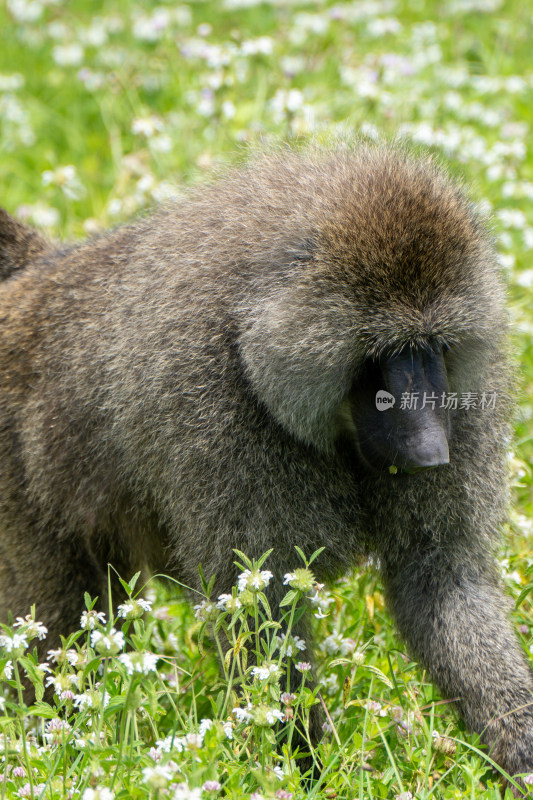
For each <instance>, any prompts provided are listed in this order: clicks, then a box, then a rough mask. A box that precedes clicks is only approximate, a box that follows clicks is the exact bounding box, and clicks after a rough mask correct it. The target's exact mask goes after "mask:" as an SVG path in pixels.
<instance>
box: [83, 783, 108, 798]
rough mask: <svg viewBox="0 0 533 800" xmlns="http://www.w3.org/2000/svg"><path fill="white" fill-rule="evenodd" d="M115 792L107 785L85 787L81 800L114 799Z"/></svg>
mask: <svg viewBox="0 0 533 800" xmlns="http://www.w3.org/2000/svg"><path fill="white" fill-rule="evenodd" d="M114 797H115V793H114V792H112V791H111V789H108V788H107V787H105V786H96V787H95V788H94V789H92V788H91V787H89V788H87V789H85V791H84V792H83V794H82V796H81V800H114Z"/></svg>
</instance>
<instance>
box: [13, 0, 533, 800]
mask: <svg viewBox="0 0 533 800" xmlns="http://www.w3.org/2000/svg"><path fill="white" fill-rule="evenodd" d="M532 41H533V3H532V2H531V0H525V1H524V0H508V1H507V2H505V1H504V0H449V2H447V3H443V2H440V1H439V2H437V1H436V0H434V1H433V0H415V1H414V2H412V0H356V1H355V2H343V0H331V1H328V0H315V2H305V0H292V2H291V0H285V1H284V0H275V1H273V2H255V1H254V0H218V1H217V0H210V1H209V2H208V1H206V2H201V1H200V0H196V1H194V0H192V1H191V2H189V3H181V4H176V3H171V2H167V3H165V2H164V0H161V2H153V1H152V0H145V1H144V2H141V0H120V2H119V0H100V2H96V0H70V1H69V2H67V1H66V0H4V2H3V3H0V187H1V191H0V204H1V205H2V206H4V207H5V208H6V209H7V210H8V211H10V212H11V213H13V214H15V215H17V216H18V217H19V218H21V219H24V220H27V221H29V222H31V223H34V224H36V225H38V226H39V227H41V228H43V229H45V230H46V231H47V233H48V234H49V235H50V236H52V237H57V238H61V239H73V238H81V237H83V236H86V235H90V234H93V233H95V232H98V231H99V230H101V229H102V228H105V227H108V226H111V225H115V224H117V223H119V222H120V221H122V220H124V219H128V218H129V217H131V215H133V214H135V213H136V212H138V211H139V210H141V209H144V208H146V207H148V206H150V205H151V204H153V203H154V202H158V201H161V200H164V199H165V198H168V197H171V196H173V195H175V194H177V193H179V192H180V191H183V187H184V186H186V185H190V184H193V183H196V182H199V181H202V180H205V179H206V177H207V176H208V175H209V173H210V172H211V171H212V170H213V168H217V167H218V166H220V165H227V164H230V163H232V162H235V161H239V160H242V159H243V158H245V157H246V154H247V152H248V151H249V150H250V149H253V148H256V147H257V146H260V145H261V144H264V143H269V142H271V141H279V140H288V141H298V142H305V141H306V140H308V139H311V138H312V139H315V140H316V139H318V140H328V139H330V138H331V137H339V136H340V137H343V136H344V137H345V136H348V137H353V136H362V137H365V138H369V139H372V140H375V139H380V138H381V137H404V138H406V139H407V140H409V141H414V142H415V143H417V144H420V145H423V146H425V147H427V148H428V149H430V150H432V151H434V152H435V153H437V154H438V155H439V156H440V157H441V158H442V159H443V160H445V161H446V162H447V163H448V164H449V167H450V170H451V171H452V173H454V174H456V175H459V176H462V177H463V178H464V179H465V180H466V181H467V182H468V183H469V184H470V185H471V187H472V195H473V198H474V199H475V200H476V201H477V202H479V203H482V204H483V206H484V207H485V209H486V212H487V214H488V215H489V217H490V219H491V224H492V226H493V230H494V234H495V237H496V238H497V241H498V244H499V252H500V254H501V256H500V257H501V265H502V270H503V271H504V272H505V274H506V276H507V278H508V285H509V300H510V311H511V318H512V324H513V342H514V345H515V349H516V354H517V360H518V361H519V363H520V368H521V382H520V391H519V397H518V413H517V421H516V439H515V442H514V451H513V454H512V455H511V456H510V459H509V465H510V470H511V473H512V481H513V487H514V488H513V509H512V512H511V516H510V522H509V525H508V528H507V530H506V531H505V534H506V536H505V543H504V545H503V546H502V549H501V553H500V562H501V568H502V574H503V579H504V581H505V583H506V585H507V587H508V591H509V593H510V594H511V595H512V597H513V598H514V600H515V601H516V602H515V609H514V612H513V616H514V621H515V623H516V627H517V629H518V631H519V636H520V638H521V641H522V643H523V646H524V648H525V649H526V650H528V649H529V648H530V646H531V643H532V642H533V609H532V605H531V594H530V593H529V592H528V589H533V577H532V575H533V569H532V567H531V555H530V554H531V545H532V537H533V508H532V506H533V481H532V473H531V469H530V467H529V465H528V464H529V462H530V461H531V458H532V456H533V391H532V390H533V292H532V288H533V264H532V253H533V211H532V207H533V152H532V151H531V150H528V142H529V141H530V138H531V122H532V115H531V109H532V108H533V48H532V46H531V42H532ZM306 555H307V556H308V557H309V556H311V554H309V553H308V554H306ZM241 563H242V567H243V570H244V569H245V568H246V566H247V565H246V564H245V563H244V562H241ZM303 567H304V564H302V568H303ZM312 568H313V567H312V564H311V565H310V569H311V570H312ZM259 569H260V571H263V572H264V571H265V570H268V560H267V561H266V562H265V564H264V565H260V567H259ZM124 577H127V578H130V577H131V576H124ZM309 580H310V579H309ZM258 581H259V583H261V581H264V582H265V583H266V582H267V581H268V575H264V576H263V577H261V575H260V574H259V577H258ZM304 582H305V581H304ZM302 586H303V584H302ZM302 586H300V585H296V586H293V587H292V590H291V592H290V594H289V596H288V600H287V610H288V611H291V610H292V611H294V613H297V611H296V609H297V608H298V607H299V604H300V603H301V600H302V597H303V596H304V595H305V594H306V593H308V591H307V590H306V589H305V588H302ZM140 588H141V587H140V586H138V585H135V586H133V585H132V586H131V594H132V597H133V598H135V595H136V592H138V590H139V589H140ZM154 588H155V590H156V591H155V594H154V596H152V595H150V591H151V589H150V590H149V594H148V601H142V602H141V600H140V595H139V596H137V598H136V599H132V602H131V603H130V604H127V606H124V607H123V608H122V609H121V616H119V617H118V618H116V619H115V620H114V621H113V620H112V619H110V618H109V615H108V617H107V619H106V620H104V619H102V618H98V617H97V616H96V615H95V613H94V612H91V611H90V602H88V613H87V615H86V616H85V617H84V620H83V623H82V626H81V629H80V631H78V632H75V633H74V634H73V636H72V637H71V638H70V639H69V641H68V642H66V643H65V647H64V648H63V649H62V650H61V651H55V652H53V653H51V654H50V656H49V658H48V661H47V663H46V664H40V665H39V664H37V663H36V660H35V658H34V657H33V656H32V655H31V652H30V651H31V650H32V648H33V644H34V643H35V641H36V640H37V638H39V637H40V636H42V635H43V631H42V629H41V628H40V627H39V626H38V625H37V624H35V623H31V622H27V621H23V620H21V624H20V625H18V627H15V628H12V629H10V630H9V629H5V630H4V631H3V633H2V632H0V756H1V757H2V761H1V762H0V800H2V799H3V798H15V797H16V798H25V797H31V798H38V797H46V798H74V799H76V798H83V800H97V798H100V799H101V800H110V798H113V797H115V798H117V800H118V798H175V799H176V800H187V798H191V800H199V798H206V799H207V798H216V797H231V798H251V800H261V798H279V799H280V800H291V798H292V800H300V798H304V797H310V798H315V799H316V800H318V799H319V798H320V800H322V799H323V800H335V799H336V798H339V800H341V798H342V800H352V798H365V800H366V799H367V798H368V800H370V798H398V799H399V800H409V798H414V797H416V798H419V800H428V799H429V798H443V799H444V798H445V799H446V800H452V798H453V799H455V798H480V799H481V798H483V800H489V798H491V799H492V800H495V799H496V798H499V797H500V796H501V789H500V785H499V783H498V779H497V773H495V772H494V771H492V770H491V768H490V764H489V763H488V761H487V760H486V757H485V756H484V755H483V754H482V753H481V752H480V751H479V749H478V745H477V740H476V738H475V737H474V736H472V735H471V734H469V733H468V732H467V731H465V729H464V727H463V726H462V724H461V723H460V722H459V721H458V719H457V717H456V716H455V715H454V712H453V709H452V708H451V707H450V704H448V703H445V702H443V701H442V700H440V699H439V696H438V694H437V692H436V690H435V689H434V687H433V686H432V685H431V683H430V682H429V680H428V679H427V677H426V675H425V674H424V672H423V671H422V670H421V669H420V668H418V667H417V666H416V665H415V664H413V663H412V662H411V661H410V660H409V658H408V657H407V656H406V655H405V654H404V651H403V646H402V644H401V642H400V641H399V640H397V639H396V638H395V636H394V630H393V627H392V624H391V621H390V618H389V616H388V614H387V613H386V611H385V609H384V603H383V595H382V590H381V588H380V584H379V581H378V578H377V577H376V575H375V574H373V573H372V572H371V571H365V572H361V574H357V575H351V576H349V577H348V578H346V579H345V580H343V581H341V582H339V583H338V584H336V585H334V586H333V587H331V588H330V590H326V589H324V590H322V591H321V593H320V595H319V596H318V597H317V598H316V605H315V609H314V611H315V618H314V620H313V624H314V627H315V629H316V635H317V640H318V642H319V650H318V652H317V654H316V659H317V662H318V669H319V676H320V679H321V685H320V691H321V694H322V697H323V700H324V704H325V706H326V708H327V719H328V722H327V725H326V727H327V733H328V735H327V736H326V737H325V739H324V741H323V743H322V744H321V745H320V746H319V747H318V749H317V751H316V753H315V760H316V762H317V764H320V765H321V769H320V770H319V771H318V773H315V777H314V778H313V779H312V780H309V779H307V778H306V777H305V771H304V769H303V768H301V766H300V765H299V762H298V759H294V758H292V757H291V753H290V751H289V750H288V749H287V746H286V744H285V741H286V740H285V739H284V738H280V733H281V732H282V731H283V730H285V731H288V732H289V733H288V737H289V739H290V738H291V736H292V733H293V731H294V729H295V725H296V724H297V725H298V726H300V727H301V726H302V725H303V726H304V728H305V721H306V719H307V715H308V706H309V704H310V703H311V702H312V696H311V693H310V691H309V690H308V689H307V688H306V675H307V666H306V661H307V659H308V658H309V650H308V649H306V650H301V649H300V648H301V647H303V646H304V643H302V642H300V641H298V640H296V641H295V640H289V639H287V640H285V641H279V640H276V637H275V628H274V623H275V621H271V620H270V619H269V615H268V611H267V610H266V609H265V606H264V605H263V604H262V602H261V597H262V595H261V592H260V591H253V592H251V593H249V594H250V597H249V598H248V603H249V604H248V605H243V606H241V607H240V608H239V607H236V605H237V604H236V603H235V598H234V599H233V601H231V600H228V601H227V602H226V603H221V604H219V607H218V608H216V607H214V606H213V605H212V604H206V603H201V602H199V604H198V606H197V607H196V609H193V608H192V606H191V605H190V604H188V603H186V602H184V601H183V599H182V598H181V597H180V596H179V593H178V592H176V593H175V594H171V593H170V592H167V593H165V592H166V590H163V589H162V588H161V587H159V586H158V587H154ZM287 588H288V590H290V586H288V587H287ZM145 596H146V594H145ZM146 602H148V605H152V603H153V609H152V612H149V613H147V614H146V615H144V616H142V615H143V611H144V610H145V609H144V608H143V606H144V605H145V604H146ZM228 606H229V607H228ZM210 620H216V621H217V626H218V634H217V642H216V644H215V646H214V647H213V645H212V643H210V642H209V640H208V639H207V638H206V637H204V636H203V633H204V628H205V624H206V622H207V621H210ZM111 625H113V628H112V629H110V626H111ZM261 626H262V630H261V633H258V629H259V628H260V627H261ZM124 637H126V640H127V641H128V642H129V646H130V649H129V650H128V651H127V652H126V653H125V652H124V651H123V648H124V642H125V639H124ZM226 637H227V638H229V641H230V643H232V645H233V647H234V652H235V655H236V657H235V658H234V659H233V660H232V661H231V663H230V662H226V664H225V670H224V674H221V672H220V670H219V667H218V662H217V658H216V653H215V651H216V649H217V646H218V647H220V648H222V646H223V640H224V639H225V638H226ZM261 641H262V642H264V646H263V645H262V644H261ZM307 647H308V646H307ZM246 649H249V650H250V651H257V650H260V651H261V652H262V653H263V655H262V661H264V663H263V665H262V667H261V669H260V670H259V671H258V672H256V673H255V674H250V670H248V672H246V660H245V657H244V651H245V650H246ZM265 650H266V651H267V652H266V655H265V652H264V651H265ZM291 650H292V651H294V653H293V655H295V658H292V659H290V655H291ZM299 659H301V661H300V660H299ZM291 669H292V670H294V669H298V671H299V672H300V673H301V676H302V689H301V691H300V693H299V694H298V695H297V696H296V697H294V696H287V693H286V692H284V686H285V680H286V676H287V674H288V672H289V671H290V670H291ZM245 673H246V674H245ZM24 675H27V676H29V678H30V680H31V681H32V682H33V683H34V684H35V686H36V687H37V697H38V702H37V704H36V705H35V706H34V707H33V708H32V709H30V710H28V709H27V708H26V706H25V705H24V702H23V698H22V695H21V680H22V679H23V677H24ZM238 677H240V678H242V681H243V684H242V688H241V689H239V692H238V693H237V692H236V691H235V688H234V686H233V684H232V681H233V680H234V679H236V678H238ZM43 685H49V686H52V687H53V688H54V692H55V699H54V702H53V703H52V704H49V703H47V702H45V701H44V699H43V693H42V688H43ZM2 687H3V694H2V693H1V692H2ZM297 720H298V722H296V721H297Z"/></svg>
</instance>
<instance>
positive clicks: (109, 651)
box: [91, 628, 124, 656]
mask: <svg viewBox="0 0 533 800" xmlns="http://www.w3.org/2000/svg"><path fill="white" fill-rule="evenodd" d="M91 644H92V646H93V647H94V649H95V650H96V652H97V653H100V655H104V656H114V655H116V654H117V653H118V652H120V650H122V648H123V647H124V634H123V633H122V631H117V630H115V628H111V630H110V631H108V632H107V633H103V632H102V631H93V632H92V633H91Z"/></svg>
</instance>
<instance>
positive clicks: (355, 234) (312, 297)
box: [0, 145, 533, 775]
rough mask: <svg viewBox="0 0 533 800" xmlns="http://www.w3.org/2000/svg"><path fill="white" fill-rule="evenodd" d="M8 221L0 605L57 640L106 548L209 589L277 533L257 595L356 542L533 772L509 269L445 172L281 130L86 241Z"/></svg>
mask: <svg viewBox="0 0 533 800" xmlns="http://www.w3.org/2000/svg"><path fill="white" fill-rule="evenodd" d="M0 226H1V227H0V265H2V274H3V276H4V278H5V280H4V281H3V283H2V284H1V285H0V320H1V326H2V329H1V335H0V613H2V614H3V615H4V616H6V615H7V612H8V610H11V611H12V612H13V613H14V614H25V613H27V612H28V608H29V605H30V604H31V603H35V604H36V608H37V615H38V617H39V619H42V621H43V622H44V623H45V624H46V625H47V626H48V628H49V630H50V638H51V640H54V639H57V637H58V635H59V633H60V632H62V633H66V632H68V631H69V630H70V629H72V628H76V627H77V626H78V622H79V615H80V611H81V610H82V606H83V593H84V592H85V591H87V592H89V593H90V594H91V595H93V596H95V595H99V596H100V597H101V598H104V597H105V593H106V580H107V569H106V565H107V563H108V562H110V563H111V564H113V565H114V566H115V567H116V568H117V570H118V572H119V573H120V574H121V575H123V576H124V577H128V576H130V575H132V574H133V573H134V572H136V571H137V570H139V569H149V570H153V571H157V572H163V573H167V574H170V575H173V576H174V577H176V578H177V579H179V580H180V581H182V582H183V583H184V584H186V585H189V586H192V587H198V588H199V576H198V565H199V563H201V564H202V566H203V571H204V574H205V575H206V576H209V575H212V574H216V576H217V581H216V585H215V593H216V594H219V593H221V592H227V591H230V587H231V585H232V584H233V583H234V581H235V578H236V568H235V566H234V563H233V562H234V554H233V548H239V549H240V550H242V551H244V552H246V553H247V554H249V555H251V556H259V555H260V554H262V553H264V552H265V551H266V550H267V549H269V548H271V547H273V548H274V549H273V553H272V555H271V557H270V561H269V568H270V569H271V570H272V572H273V573H274V574H275V576H277V578H278V579H279V580H278V583H277V585H274V586H273V588H272V590H271V600H272V602H273V603H275V602H276V600H279V598H280V597H281V596H282V593H283V591H284V590H283V588H282V587H281V586H280V583H281V577H282V576H283V574H284V573H285V572H287V571H288V569H291V568H293V567H294V566H295V564H296V561H295V559H294V557H293V556H292V555H291V554H292V553H293V552H294V549H293V546H294V545H299V546H300V547H301V548H302V549H303V550H304V551H305V552H306V553H308V554H309V553H311V552H313V551H315V550H316V549H318V548H320V547H325V550H324V551H323V553H322V555H321V556H320V557H319V558H318V559H317V560H316V562H314V564H313V567H314V568H316V569H315V572H316V574H317V577H318V579H319V580H321V581H326V580H329V579H331V578H333V577H334V576H336V575H338V574H339V573H342V572H344V571H346V569H347V568H349V567H350V566H351V565H353V564H354V563H356V562H357V561H358V560H359V559H360V558H362V557H365V556H368V555H369V554H372V555H373V556H374V558H375V561H376V563H377V564H378V565H379V569H380V571H381V575H382V577H383V581H384V585H385V587H386V594H387V598H388V605H389V608H390V610H391V612H392V614H393V616H394V618H395V620H396V624H397V626H398V629H399V631H400V633H401V635H402V636H403V637H404V638H405V640H406V642H407V644H408V646H409V648H410V651H411V652H412V653H413V655H414V656H415V657H416V658H417V659H419V660H420V661H421V662H422V663H423V664H424V665H425V666H426V667H427V668H428V670H429V671H430V673H431V675H432V677H433V679H434V680H435V682H436V683H437V684H438V686H439V687H440V689H441V690H442V692H443V693H444V694H445V695H446V696H447V697H450V698H453V699H454V700H455V701H456V703H457V706H458V708H459V710H460V712H461V713H462V715H463V717H464V719H465V721H466V723H467V724H468V725H469V726H470V728H472V729H473V730H474V731H478V732H479V733H480V734H481V735H482V738H483V741H484V742H485V743H486V745H487V746H488V747H489V749H490V754H491V757H492V758H493V759H495V760H496V761H497V762H498V763H499V764H500V765H501V766H502V767H504V768H505V769H506V770H507V771H508V772H509V773H510V774H511V775H515V774H516V773H521V772H529V771H533V711H532V708H531V703H532V690H533V681H532V675H531V672H530V670H529V667H528V665H527V663H526V660H525V658H524V656H523V654H522V653H521V650H520V648H519V646H518V643H517V641H516V639H515V636H514V634H513V632H512V629H511V627H510V624H509V622H508V620H507V618H506V611H505V606H506V602H505V600H504V596H503V594H502V591H501V588H500V586H499V578H498V574H497V573H498V570H497V568H496V566H495V561H494V548H495V545H496V543H497V541H498V529H499V526H500V524H501V522H502V520H503V519H504V515H505V505H506V500H507V488H506V464H505V461H506V459H505V447H506V444H507V441H508V434H509V418H510V413H511V410H512V400H511V394H512V392H510V390H509V387H510V385H511V383H512V378H511V374H512V370H511V369H510V367H509V358H508V345H507V334H506V325H507V323H506V315H505V312H504V305H503V301H504V292H503V289H502V285H501V282H500V278H499V270H498V265H497V261H496V257H495V253H494V249H493V245H492V243H491V239H490V236H489V235H488V234H487V232H486V230H485V227H484V224H483V222H482V221H481V220H480V219H479V218H478V215H477V213H476V210H475V208H474V207H473V205H472V203H471V202H470V201H469V200H468V199H467V197H466V195H465V193H464V192H463V190H462V189H461V188H460V187H459V186H458V185H457V184H456V183H455V182H454V181H452V180H450V179H449V178H448V177H447V175H446V174H445V172H444V171H443V170H442V169H441V168H440V167H438V166H437V165H435V164H434V163H433V161H432V160H431V159H430V158H429V157H427V156H423V157H420V156H413V155H411V154H409V153H408V152H406V151H405V150H403V149H401V148H397V147H395V146H392V145H391V146H389V145H383V146H366V145H360V146H353V147H350V146H346V147H342V146H339V147H335V148H333V149H332V150H327V149H323V150H320V149H316V150H312V151H310V152H306V153H300V152H297V151H291V150H280V151H277V152H274V153H270V154H267V155H265V156H264V157H262V158H258V159H255V160H254V161H252V163H250V164H248V165H247V166H243V167H240V168H237V169H236V170H235V171H234V172H229V173H228V174H227V175H225V176H222V177H220V178H218V179H217V180H215V181H214V182H213V183H212V184H211V185H208V186H202V187H200V188H198V189H195V190H192V191H191V192H190V193H189V194H188V195H187V196H186V197H185V198H184V199H180V200H177V201H174V202H171V203H169V204H167V205H165V206H163V207H161V208H159V209H157V210H155V212H154V213H152V214H151V215H148V216H145V217H142V218H140V219H138V220H137V221H135V222H134V223H133V224H129V225H124V226H122V227H118V228H117V229H115V230H113V231H111V232H110V233H108V234H106V235H103V236H100V237H98V238H95V239H92V240H90V241H88V242H86V243H82V244H78V245H74V246H68V247H59V246H52V245H48V244H45V243H44V242H43V241H42V240H41V239H40V238H39V237H38V236H37V235H36V234H34V233H32V232H30V231H26V229H24V228H23V227H22V226H21V225H20V224H19V223H15V222H14V221H13V220H11V219H10V218H9V217H8V216H7V215H5V214H4V215H3V216H2V217H1V218H0ZM30 245H31V246H30ZM378 394H379V397H378ZM454 397H455V398H458V400H459V402H458V403H456V404H455V403H454V401H453V398H454ZM391 398H392V399H391ZM415 399H417V400H418V403H417V407H416V408H415V407H414V405H415V403H414V400H415ZM392 400H394V401H395V402H394V404H393V403H392Z"/></svg>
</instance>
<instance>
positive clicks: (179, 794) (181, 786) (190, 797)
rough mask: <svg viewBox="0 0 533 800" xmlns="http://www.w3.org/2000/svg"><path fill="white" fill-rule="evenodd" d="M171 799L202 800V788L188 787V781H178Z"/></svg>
mask: <svg viewBox="0 0 533 800" xmlns="http://www.w3.org/2000/svg"><path fill="white" fill-rule="evenodd" d="M172 800H202V790H201V789H190V788H189V784H188V783H178V784H177V786H176V788H175V789H174V795H173V798H172Z"/></svg>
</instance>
